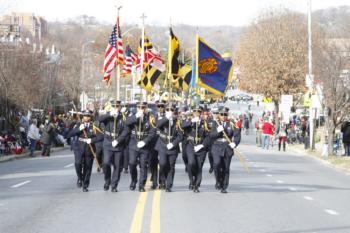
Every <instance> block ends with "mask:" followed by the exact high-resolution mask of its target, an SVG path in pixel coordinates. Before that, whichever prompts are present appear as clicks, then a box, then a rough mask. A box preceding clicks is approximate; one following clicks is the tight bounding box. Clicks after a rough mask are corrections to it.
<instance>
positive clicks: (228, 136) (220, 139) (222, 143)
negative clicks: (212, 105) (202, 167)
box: [210, 108, 239, 193]
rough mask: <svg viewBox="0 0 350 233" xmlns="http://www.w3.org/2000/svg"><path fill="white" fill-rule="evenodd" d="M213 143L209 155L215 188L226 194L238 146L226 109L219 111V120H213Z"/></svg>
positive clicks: (211, 133) (211, 132) (211, 135)
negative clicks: (210, 156)
mask: <svg viewBox="0 0 350 233" xmlns="http://www.w3.org/2000/svg"><path fill="white" fill-rule="evenodd" d="M210 138H211V140H212V141H213V144H212V146H211V153H212V155H213V161H214V174H215V179H216V184H215V188H216V189H219V190H221V193H227V188H228V185H229V178H230V164H231V159H232V156H233V155H234V148H236V147H237V145H238V144H239V139H238V138H237V137H236V136H235V135H234V125H233V124H231V123H230V121H229V119H228V109H227V108H223V109H221V110H220V116H219V119H218V120H217V119H215V121H214V123H213V127H212V128H211V131H210Z"/></svg>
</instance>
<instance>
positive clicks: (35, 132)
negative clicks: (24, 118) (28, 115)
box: [28, 119, 40, 157]
mask: <svg viewBox="0 0 350 233" xmlns="http://www.w3.org/2000/svg"><path fill="white" fill-rule="evenodd" d="M37 125H38V122H37V120H36V119H33V122H32V124H31V125H30V126H29V130H28V139H29V141H30V154H29V156H30V157H33V156H34V151H35V148H36V143H37V142H38V141H39V140H40V132H39V128H38V126H37Z"/></svg>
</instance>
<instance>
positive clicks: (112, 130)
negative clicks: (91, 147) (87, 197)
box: [98, 113, 127, 151]
mask: <svg viewBox="0 0 350 233" xmlns="http://www.w3.org/2000/svg"><path fill="white" fill-rule="evenodd" d="M98 120H99V121H100V122H102V123H103V124H104V126H105V127H104V140H103V147H104V148H105V149H108V150H112V151H122V150H123V148H124V146H125V142H126V139H127V131H126V130H124V128H125V123H124V120H123V115H122V114H121V113H119V114H118V116H116V117H114V116H111V114H110V113H107V114H105V115H102V116H100V117H99V119H98ZM114 140H117V141H118V145H117V146H116V147H113V146H112V141H114Z"/></svg>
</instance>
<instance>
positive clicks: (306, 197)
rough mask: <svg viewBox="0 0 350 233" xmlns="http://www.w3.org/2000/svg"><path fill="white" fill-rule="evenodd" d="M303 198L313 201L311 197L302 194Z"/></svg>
mask: <svg viewBox="0 0 350 233" xmlns="http://www.w3.org/2000/svg"><path fill="white" fill-rule="evenodd" d="M304 199H305V200H308V201H313V200H314V199H313V198H312V197H309V196H304Z"/></svg>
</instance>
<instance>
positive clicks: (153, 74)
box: [137, 64, 162, 91]
mask: <svg viewBox="0 0 350 233" xmlns="http://www.w3.org/2000/svg"><path fill="white" fill-rule="evenodd" d="M161 74H162V72H161V71H160V70H158V69H157V68H155V67H153V66H151V65H150V64H148V65H147V66H146V67H145V69H144V71H143V73H142V76H141V79H140V80H139V81H138V82H137V84H138V85H140V86H141V88H143V89H145V90H146V91H151V90H152V88H153V86H154V84H155V83H156V81H157V80H158V78H159V77H160V75H161Z"/></svg>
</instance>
